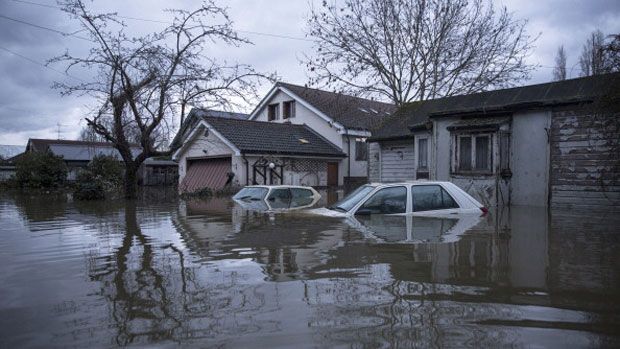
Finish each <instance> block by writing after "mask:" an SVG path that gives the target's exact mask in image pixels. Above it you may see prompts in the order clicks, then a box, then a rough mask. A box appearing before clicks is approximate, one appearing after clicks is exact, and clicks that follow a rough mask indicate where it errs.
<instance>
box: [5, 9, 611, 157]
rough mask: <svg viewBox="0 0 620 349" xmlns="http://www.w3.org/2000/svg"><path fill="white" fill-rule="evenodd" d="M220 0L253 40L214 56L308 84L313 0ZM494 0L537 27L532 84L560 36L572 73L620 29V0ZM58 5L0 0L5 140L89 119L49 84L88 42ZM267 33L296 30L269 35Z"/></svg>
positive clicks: (545, 69) (140, 13)
mask: <svg viewBox="0 0 620 349" xmlns="http://www.w3.org/2000/svg"><path fill="white" fill-rule="evenodd" d="M219 3H220V4H222V5H225V6H227V7H228V8H229V14H230V16H231V18H232V20H233V21H234V24H235V28H236V29H237V30H238V31H240V34H241V35H243V36H245V37H247V38H248V39H250V40H251V41H252V42H253V45H246V46H243V47H240V48H232V49H223V48H222V47H216V48H215V49H214V50H213V52H211V53H209V54H210V55H211V56H215V57H217V58H219V59H226V60H227V61H236V62H239V63H246V64H251V65H253V66H254V67H255V68H256V69H257V70H258V71H264V72H274V71H275V72H277V73H278V75H279V76H281V77H282V79H283V80H285V81H287V82H291V83H297V84H304V83H305V82H306V81H307V75H306V71H305V69H304V66H303V65H302V64H300V62H299V61H300V58H301V57H302V56H303V54H304V53H306V54H311V53H312V43H311V42H310V41H309V40H304V39H303V38H304V37H305V35H304V32H305V30H304V28H305V24H306V17H307V15H308V12H309V4H310V2H308V1H307V0H230V1H223V0H222V1H220V2H219ZM496 3H497V4H498V5H501V4H504V5H506V6H507V7H508V9H509V10H510V11H512V12H514V16H515V17H516V18H523V19H528V20H529V24H528V27H527V28H528V31H529V33H530V34H531V35H538V34H540V38H539V39H538V41H537V42H536V47H535V48H534V50H533V52H532V55H531V56H530V57H529V58H528V59H529V61H530V63H533V64H538V65H542V67H540V68H539V69H538V70H537V71H535V72H534V74H533V75H532V79H531V80H530V81H529V82H528V83H527V84H534V83H541V82H547V81H549V80H550V79H551V71H552V67H553V64H554V56H555V52H556V50H557V48H558V46H559V45H562V44H563V45H564V47H565V49H566V51H567V55H568V64H567V67H568V75H569V77H577V76H578V75H579V68H578V66H577V58H578V55H579V51H580V49H581V46H582V45H583V43H584V42H585V40H586V38H587V36H588V34H589V33H590V32H592V31H593V30H595V29H597V28H598V29H600V30H601V31H603V33H605V34H610V33H618V32H620V1H619V0H589V1H588V0H584V1H570V0H550V1H545V0H504V1H496ZM44 5H47V6H44ZM198 5H199V2H198V1H189V0H185V1H183V0H167V1H164V0H148V1H147V0H143V1H138V0H131V1H128V0H124V1H116V0H106V1H97V0H96V1H94V3H93V7H94V8H96V9H97V10H102V11H116V12H118V13H119V15H122V16H126V17H135V18H140V19H146V20H160V21H161V20H163V21H165V20H168V19H169V17H168V15H167V14H166V13H163V12H162V9H164V8H185V9H193V8H195V7H197V6H198ZM49 6H51V7H49ZM53 6H56V3H55V1H52V0H23V1H22V0H0V62H1V63H0V91H1V92H0V144H21V145H25V143H26V141H27V140H28V138H57V137H58V135H60V137H61V138H63V139H75V138H76V137H77V136H78V134H79V130H80V129H81V128H82V127H83V125H84V121H83V120H82V118H83V116H84V113H85V112H86V110H88V105H89V103H90V100H89V99H88V98H86V97H82V98H79V97H61V96H60V95H59V93H58V91H56V90H53V89H51V85H52V83H53V82H54V81H57V80H62V79H70V78H67V77H66V76H64V75H62V74H60V73H58V72H57V71H55V70H58V71H62V70H63V67H62V66H51V67H50V68H45V67H43V66H41V64H43V63H45V61H46V60H48V59H49V58H51V57H53V56H55V55H58V54H61V53H63V52H65V50H69V51H70V52H72V53H80V52H85V50H87V49H88V47H89V43H88V42H87V41H84V40H81V39H79V38H75V37H73V36H63V35H61V34H58V33H55V32H51V31H49V30H46V29H41V28H37V27H35V26H33V25H38V26H42V27H47V28H51V29H54V30H58V31H61V32H75V31H76V30H77V29H78V28H77V27H76V25H75V23H73V22H71V20H69V19H68V18H67V17H66V16H65V15H64V14H63V13H62V12H60V11H59V10H58V9H56V8H54V7H53ZM19 21H21V22H19ZM22 22H27V23H30V24H32V25H29V24H25V23H22ZM126 23H127V25H128V26H129V30H130V31H133V32H135V33H145V32H149V31H157V30H158V29H161V28H162V27H163V26H164V24H158V23H154V22H152V21H144V20H135V19H126ZM257 33H264V34H262V35H261V34H257ZM270 33H271V34H277V35H283V36H289V37H291V38H280V37H274V36H269V35H265V34H270ZM53 69H55V70H53ZM78 77H79V76H78ZM269 87H270V86H269V85H265V86H263V87H262V91H263V92H266V91H267V90H268V89H269ZM58 131H60V133H59V132H58Z"/></svg>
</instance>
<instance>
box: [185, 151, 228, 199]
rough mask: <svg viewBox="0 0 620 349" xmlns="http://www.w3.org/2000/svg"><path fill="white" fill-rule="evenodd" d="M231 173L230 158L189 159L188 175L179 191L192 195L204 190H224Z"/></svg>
mask: <svg viewBox="0 0 620 349" xmlns="http://www.w3.org/2000/svg"><path fill="white" fill-rule="evenodd" d="M231 172H232V169H231V160H230V157H225V158H210V159H188V160H187V173H186V174H185V177H184V178H183V181H182V182H181V184H180V188H179V189H181V191H182V192H186V193H192V192H195V191H198V190H201V189H204V188H209V189H212V190H219V189H222V188H224V186H225V185H226V183H227V182H228V178H229V173H231Z"/></svg>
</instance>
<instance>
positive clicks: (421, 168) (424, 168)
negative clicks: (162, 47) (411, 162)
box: [414, 136, 431, 172]
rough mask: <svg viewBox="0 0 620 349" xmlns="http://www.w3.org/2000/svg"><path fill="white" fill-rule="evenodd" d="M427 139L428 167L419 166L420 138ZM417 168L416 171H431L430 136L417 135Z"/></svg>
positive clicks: (415, 148)
mask: <svg viewBox="0 0 620 349" xmlns="http://www.w3.org/2000/svg"><path fill="white" fill-rule="evenodd" d="M422 139H425V140H426V167H419V165H420V140H422ZM414 150H415V168H416V171H421V172H427V171H430V167H431V165H430V150H431V147H430V138H429V137H428V136H416V137H415V147H414Z"/></svg>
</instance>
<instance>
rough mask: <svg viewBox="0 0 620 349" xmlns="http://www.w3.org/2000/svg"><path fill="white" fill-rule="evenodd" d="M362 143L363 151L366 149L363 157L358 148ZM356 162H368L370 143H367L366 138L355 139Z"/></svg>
mask: <svg viewBox="0 0 620 349" xmlns="http://www.w3.org/2000/svg"><path fill="white" fill-rule="evenodd" d="M360 143H361V144H362V145H363V149H364V153H363V155H364V156H363V157H360V156H359V155H360V153H359V150H358V148H360V147H359V145H360ZM355 161H368V143H367V142H366V139H364V138H359V137H358V138H355Z"/></svg>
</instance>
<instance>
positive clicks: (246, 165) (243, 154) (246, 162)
mask: <svg viewBox="0 0 620 349" xmlns="http://www.w3.org/2000/svg"><path fill="white" fill-rule="evenodd" d="M241 158H242V159H243V162H244V163H245V185H250V184H249V183H250V182H249V181H250V178H249V177H250V172H249V170H250V163H249V162H248V159H247V158H246V157H245V153H241Z"/></svg>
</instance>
